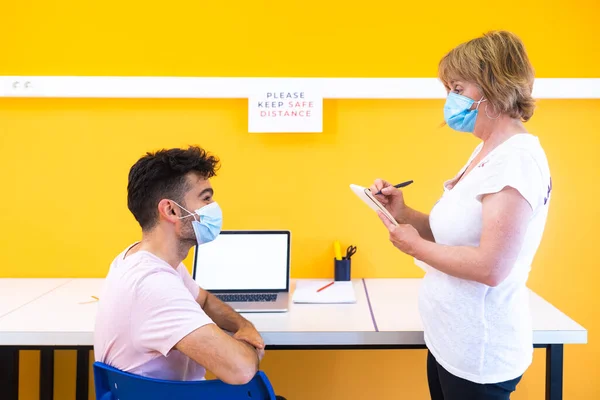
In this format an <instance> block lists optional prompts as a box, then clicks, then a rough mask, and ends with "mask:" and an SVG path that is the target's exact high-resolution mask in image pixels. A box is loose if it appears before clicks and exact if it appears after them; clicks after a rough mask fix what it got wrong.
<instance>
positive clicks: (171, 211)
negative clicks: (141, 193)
mask: <svg viewBox="0 0 600 400" xmlns="http://www.w3.org/2000/svg"><path fill="white" fill-rule="evenodd" d="M178 210H179V211H178ZM180 214H181V209H179V207H177V206H176V205H175V203H173V202H172V201H170V200H167V199H162V200H161V201H159V202H158V215H159V218H160V219H165V220H167V221H169V222H172V223H175V222H177V221H178V220H179V217H181V215H180Z"/></svg>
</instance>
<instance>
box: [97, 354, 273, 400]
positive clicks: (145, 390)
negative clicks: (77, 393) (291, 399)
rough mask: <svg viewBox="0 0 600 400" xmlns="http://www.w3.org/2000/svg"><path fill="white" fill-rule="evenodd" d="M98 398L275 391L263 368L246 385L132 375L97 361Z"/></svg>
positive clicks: (247, 395)
mask: <svg viewBox="0 0 600 400" xmlns="http://www.w3.org/2000/svg"><path fill="white" fill-rule="evenodd" d="M94 384H95V388H96V400H138V399H139V400H172V399H177V400H228V399H231V400H242V399H251V400H275V399H276V397H275V392H274V391H273V387H272V386H271V383H270V382H269V379H268V378H267V376H266V375H265V374H264V372H262V371H259V372H258V373H257V374H256V376H254V378H252V380H251V381H250V382H248V383H247V384H245V385H230V384H227V383H225V382H223V381H220V380H206V381H183V382H182V381H166V380H160V379H151V378H147V377H143V376H138V375H133V374H131V373H129V372H123V371H120V370H118V369H116V368H113V367H110V366H108V365H106V364H104V363H100V362H95V363H94Z"/></svg>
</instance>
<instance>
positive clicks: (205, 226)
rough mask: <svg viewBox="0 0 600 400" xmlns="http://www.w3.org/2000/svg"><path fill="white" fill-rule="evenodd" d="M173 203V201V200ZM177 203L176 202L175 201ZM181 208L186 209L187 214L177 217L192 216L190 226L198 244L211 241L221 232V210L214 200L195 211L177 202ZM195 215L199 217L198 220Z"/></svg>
mask: <svg viewBox="0 0 600 400" xmlns="http://www.w3.org/2000/svg"><path fill="white" fill-rule="evenodd" d="M173 203H175V202H173ZM175 204H177V203H175ZM177 205H178V206H179V207H180V208H181V209H182V210H184V211H187V212H188V213H189V215H186V216H185V217H179V219H183V218H188V217H194V220H193V221H192V227H193V228H194V233H195V234H196V241H197V242H198V244H199V245H201V244H205V243H208V242H212V241H213V240H215V239H216V238H217V236H219V233H221V227H222V226H223V212H222V211H221V207H219V205H218V204H217V203H216V202H212V203H210V204H208V205H206V206H204V207H201V208H199V209H197V210H196V211H195V212H193V213H192V212H190V211H188V210H186V209H185V208H183V207H181V206H180V205H179V204H177ZM196 215H198V217H199V218H200V220H199V221H198V220H197V219H196Z"/></svg>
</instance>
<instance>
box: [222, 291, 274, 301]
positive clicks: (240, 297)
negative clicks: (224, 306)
mask: <svg viewBox="0 0 600 400" xmlns="http://www.w3.org/2000/svg"><path fill="white" fill-rule="evenodd" d="M214 296H215V297H217V298H218V299H219V300H221V301H224V302H229V303H231V302H257V301H260V302H265V301H266V302H274V301H275V300H277V293H242V294H214Z"/></svg>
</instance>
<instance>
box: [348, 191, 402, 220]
mask: <svg viewBox="0 0 600 400" xmlns="http://www.w3.org/2000/svg"><path fill="white" fill-rule="evenodd" d="M350 189H352V191H353V192H354V194H356V195H357V196H358V197H359V198H360V199H361V200H362V201H363V202H364V203H365V204H366V205H368V206H369V208H371V209H372V210H374V211H381V212H382V213H383V215H385V216H386V217H387V219H389V220H390V222H391V223H392V224H394V225H398V222H396V220H395V219H394V217H393V216H392V214H390V212H389V211H388V210H386V208H385V207H384V206H383V204H381V203H380V202H379V200H377V199H376V198H375V196H374V195H373V194H372V193H371V190H370V189H368V188H364V187H362V186H359V185H354V184H352V185H350Z"/></svg>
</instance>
